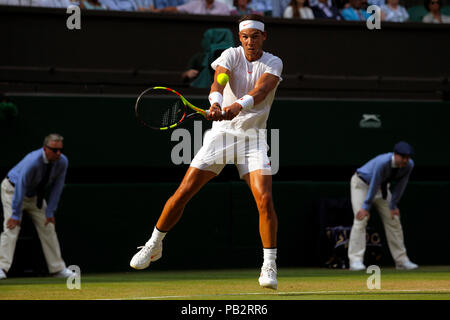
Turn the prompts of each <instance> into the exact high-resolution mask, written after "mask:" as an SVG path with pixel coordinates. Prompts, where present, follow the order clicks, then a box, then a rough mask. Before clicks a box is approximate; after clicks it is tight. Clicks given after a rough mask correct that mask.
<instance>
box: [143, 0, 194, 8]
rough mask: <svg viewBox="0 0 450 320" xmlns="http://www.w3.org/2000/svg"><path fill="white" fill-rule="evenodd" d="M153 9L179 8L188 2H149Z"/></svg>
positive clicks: (161, 0) (165, 0)
mask: <svg viewBox="0 0 450 320" xmlns="http://www.w3.org/2000/svg"><path fill="white" fill-rule="evenodd" d="M151 1H152V2H153V6H154V8H155V9H162V8H166V7H176V6H181V5H182V4H185V3H187V2H189V1H190V0H151Z"/></svg>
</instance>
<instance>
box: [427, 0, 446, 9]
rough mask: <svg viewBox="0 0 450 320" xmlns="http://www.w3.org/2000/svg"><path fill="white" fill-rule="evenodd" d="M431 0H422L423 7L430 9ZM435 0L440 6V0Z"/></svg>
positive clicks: (440, 6)
mask: <svg viewBox="0 0 450 320" xmlns="http://www.w3.org/2000/svg"><path fill="white" fill-rule="evenodd" d="M431 1H435V0H425V1H424V2H423V6H424V7H425V9H427V11H430V8H429V7H430V3H431ZM437 2H438V3H439V8H442V0H437Z"/></svg>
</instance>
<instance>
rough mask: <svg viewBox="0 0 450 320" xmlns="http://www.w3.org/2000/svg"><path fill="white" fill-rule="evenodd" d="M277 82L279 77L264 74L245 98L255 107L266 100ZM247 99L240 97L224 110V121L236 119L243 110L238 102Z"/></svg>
mask: <svg viewBox="0 0 450 320" xmlns="http://www.w3.org/2000/svg"><path fill="white" fill-rule="evenodd" d="M279 82H280V77H278V76H276V75H274V74H271V73H264V74H263V75H262V76H261V77H260V78H259V79H258V81H257V82H256V84H255V87H254V88H253V89H252V90H251V91H250V92H249V93H247V96H250V97H251V98H253V105H257V104H258V103H261V102H262V101H264V99H266V97H267V95H268V94H269V93H270V92H271V91H272V90H273V89H275V88H276V87H277V85H278V83H279ZM248 98H249V97H247V98H246V97H242V98H241V99H239V100H237V101H236V102H234V103H233V104H231V105H230V106H228V107H226V108H224V109H223V110H224V111H225V116H224V120H231V119H233V118H234V117H236V116H237V115H238V114H239V112H241V110H242V108H243V104H242V102H241V103H240V100H243V99H248Z"/></svg>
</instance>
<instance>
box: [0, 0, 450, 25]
mask: <svg viewBox="0 0 450 320" xmlns="http://www.w3.org/2000/svg"><path fill="white" fill-rule="evenodd" d="M0 5H15V6H34V7H54V8H66V7H68V6H70V5H76V6H79V7H81V8H82V9H86V10H115V11H150V12H161V13H166V12H167V13H180V14H208V15H224V16H227V15H243V14H249V13H259V14H261V15H264V16H271V17H275V18H286V19H334V20H349V21H365V20H367V19H368V17H369V16H370V15H371V13H373V12H375V11H372V10H368V8H369V7H370V6H372V5H376V6H378V7H379V8H380V14H381V20H382V21H389V22H408V21H412V22H424V23H450V5H449V4H448V0H0Z"/></svg>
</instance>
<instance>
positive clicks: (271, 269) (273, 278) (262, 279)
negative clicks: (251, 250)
mask: <svg viewBox="0 0 450 320" xmlns="http://www.w3.org/2000/svg"><path fill="white" fill-rule="evenodd" d="M277 284H278V282H277V266H276V265H275V264H273V265H263V266H262V268H261V274H260V276H259V285H260V286H261V287H263V288H270V289H274V290H277Z"/></svg>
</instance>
